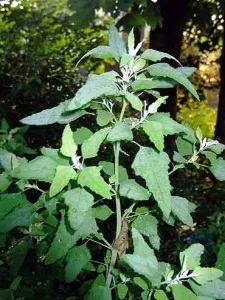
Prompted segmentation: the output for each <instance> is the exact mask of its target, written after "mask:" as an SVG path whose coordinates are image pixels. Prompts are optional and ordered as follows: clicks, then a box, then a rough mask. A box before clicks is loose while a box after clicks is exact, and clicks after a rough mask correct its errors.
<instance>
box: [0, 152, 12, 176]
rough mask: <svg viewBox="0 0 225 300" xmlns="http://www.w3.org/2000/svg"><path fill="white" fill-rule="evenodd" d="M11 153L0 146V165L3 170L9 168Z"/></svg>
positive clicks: (10, 165) (10, 166)
mask: <svg viewBox="0 0 225 300" xmlns="http://www.w3.org/2000/svg"><path fill="white" fill-rule="evenodd" d="M12 157H13V154H12V153H10V152H8V151H7V150H5V149H1V148H0V167H2V168H3V169H4V170H6V171H7V170H11V168H12Z"/></svg>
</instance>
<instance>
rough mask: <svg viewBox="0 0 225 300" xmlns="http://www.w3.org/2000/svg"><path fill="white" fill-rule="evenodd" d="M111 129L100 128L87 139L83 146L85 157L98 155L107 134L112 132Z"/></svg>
mask: <svg viewBox="0 0 225 300" xmlns="http://www.w3.org/2000/svg"><path fill="white" fill-rule="evenodd" d="M110 130H111V128H110V127H106V128H103V129H100V130H99V131H97V132H95V133H94V134H93V135H92V136H91V137H89V138H88V139H87V140H85V141H84V143H83V144H82V147H81V151H82V156H83V157H84V158H91V157H95V156H97V154H98V150H99V148H100V146H101V144H102V143H103V141H104V140H105V138H106V136H107V134H108V133H109V132H110Z"/></svg>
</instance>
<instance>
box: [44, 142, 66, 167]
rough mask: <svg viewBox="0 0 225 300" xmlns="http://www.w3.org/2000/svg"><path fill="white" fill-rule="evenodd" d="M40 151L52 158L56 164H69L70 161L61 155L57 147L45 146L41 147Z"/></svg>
mask: <svg viewBox="0 0 225 300" xmlns="http://www.w3.org/2000/svg"><path fill="white" fill-rule="evenodd" d="M41 153H42V154H43V155H44V156H46V157H49V158H51V159H52V160H54V161H55V162H56V163H57V164H58V165H62V166H69V165H70V161H69V158H67V157H65V156H63V155H62V154H61V153H60V151H59V149H53V148H45V147H43V148H42V149H41Z"/></svg>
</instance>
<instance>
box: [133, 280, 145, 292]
mask: <svg viewBox="0 0 225 300" xmlns="http://www.w3.org/2000/svg"><path fill="white" fill-rule="evenodd" d="M133 280H134V283H135V284H136V285H138V286H139V287H140V288H142V290H148V283H147V282H146V281H145V280H144V279H143V278H141V277H134V278H133Z"/></svg>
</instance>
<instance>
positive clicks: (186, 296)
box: [172, 284, 197, 300]
mask: <svg viewBox="0 0 225 300" xmlns="http://www.w3.org/2000/svg"><path fill="white" fill-rule="evenodd" d="M172 292H173V296H174V300H181V299H182V300H197V296H196V295H195V294H194V293H193V292H192V291H191V290H189V289H188V288H186V287H185V286H183V285H182V284H177V285H172Z"/></svg>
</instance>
